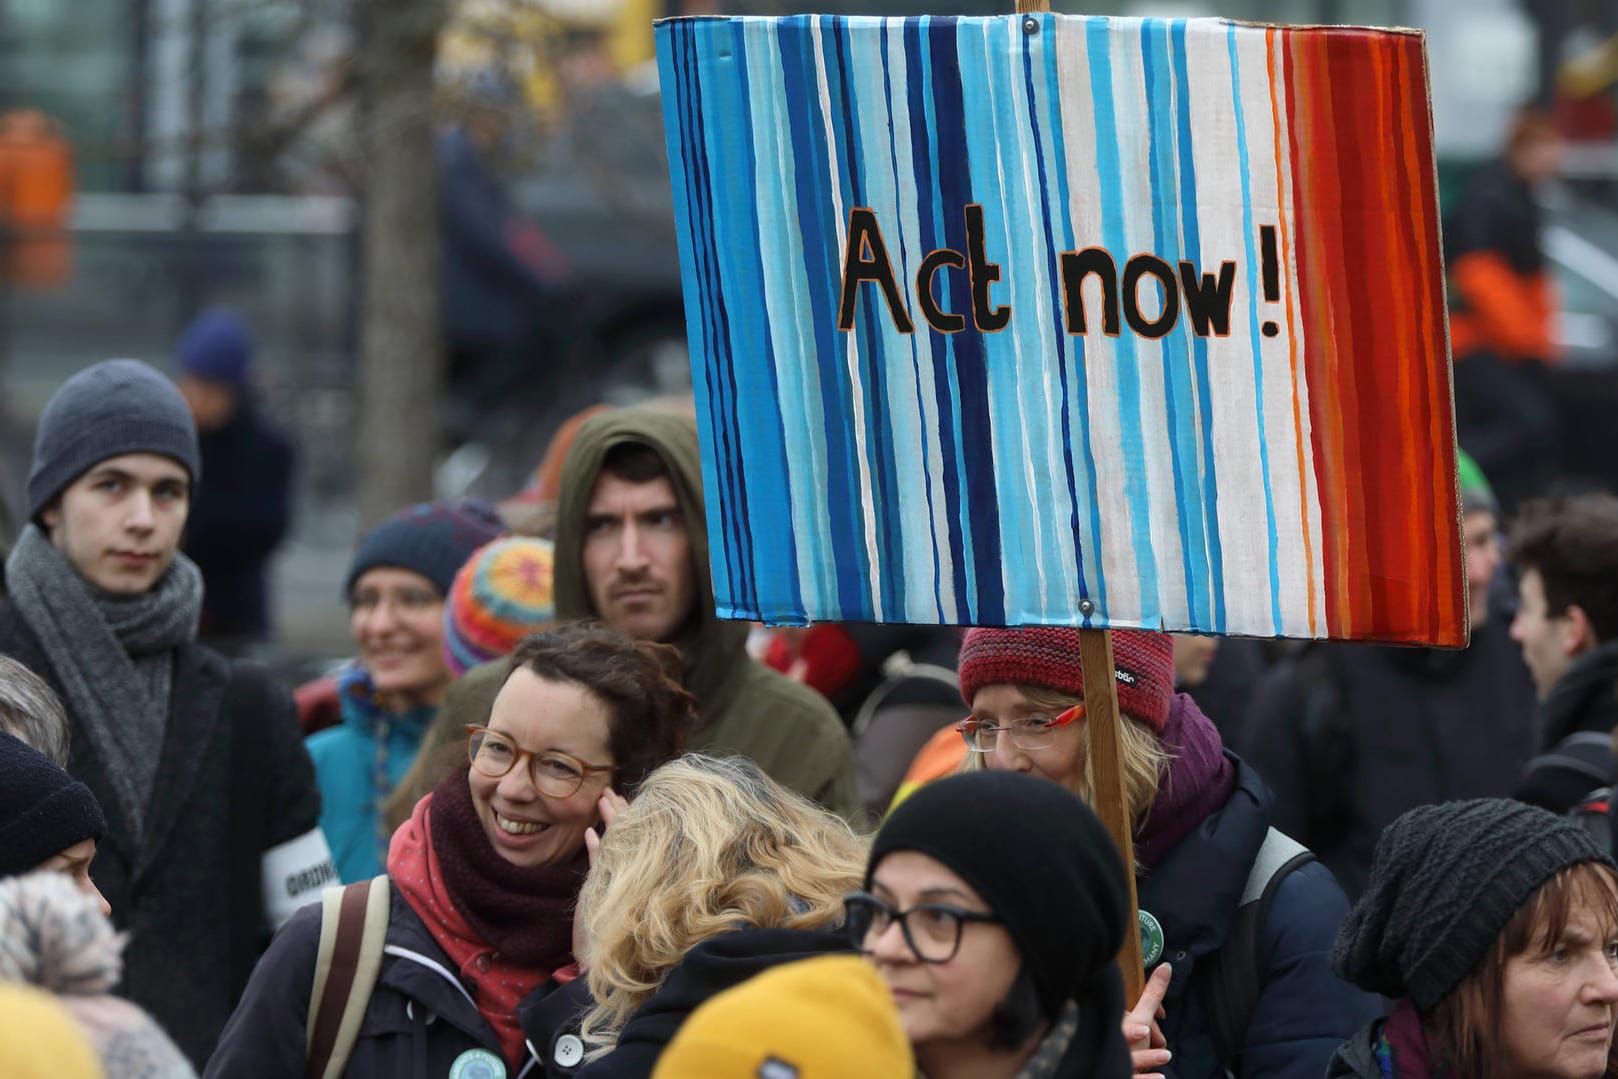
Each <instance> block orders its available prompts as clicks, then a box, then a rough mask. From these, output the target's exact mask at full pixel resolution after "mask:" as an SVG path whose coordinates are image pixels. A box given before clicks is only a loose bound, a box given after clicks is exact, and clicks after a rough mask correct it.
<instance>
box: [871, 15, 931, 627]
mask: <svg viewBox="0 0 1618 1079" xmlns="http://www.w3.org/2000/svg"><path fill="white" fill-rule="evenodd" d="M905 33H906V30H905V26H904V25H901V26H900V27H899V43H898V50H899V52H900V58H901V59H903V60H904V61H905V69H904V71H905V83H904V85H903V86H901V87H900V89H901V91H907V90H908V89H909V87H911V86H913V85H914V84H915V79H914V77H913V76H912V75H911V73H910V66H909V62H910V59H911V54H910V52H909V50H908V49H906V47H905V45H906V37H905ZM891 43H892V35H891V34H890V33H889V32H888V30H887V29H886V28H884V30H883V31H882V75H883V79H882V91H883V95H884V101H885V102H886V104H887V110H888V156H889V158H890V160H891V162H892V177H893V193H892V198H893V201H894V205H895V206H900V200H899V193H900V192H901V191H902V190H903V189H904V188H903V182H902V181H903V177H902V176H901V174H900V171H899V164H900V161H901V160H905V159H904V158H902V157H901V153H902V152H908V151H909V150H910V147H911V139H910V135H911V133H910V128H911V126H912V118H913V117H915V116H916V115H917V113H916V111H915V110H913V109H912V108H911V105H910V101H909V98H908V96H907V97H905V98H904V99H901V100H900V101H899V102H898V108H897V109H896V108H895V104H894V98H893V80H894V73H893V67H892V63H891V60H890V55H889V54H890V48H891ZM901 126H902V127H903V128H904V129H905V136H906V138H905V146H904V147H903V148H902V149H901V147H900V146H899V129H900V127H901ZM900 208H901V210H903V209H910V210H912V212H914V213H916V217H917V230H916V231H917V242H918V243H921V244H922V246H921V248H920V250H918V251H917V252H916V254H917V255H918V256H920V255H922V253H923V252H926V251H930V250H932V249H931V248H929V247H927V246H925V243H924V241H922V240H921V214H920V211H919V209H918V208H916V207H903V206H900ZM902 217H903V214H902V213H901V218H902ZM900 236H901V238H903V236H904V230H903V228H902V226H901V230H900ZM901 251H902V252H903V253H904V257H903V258H902V259H901V261H902V262H903V263H904V264H905V266H906V267H907V270H906V278H905V280H903V281H901V282H900V284H901V286H903V285H905V284H907V282H908V281H909V280H910V279H913V277H914V274H913V273H911V272H910V271H909V267H910V265H911V261H910V258H909V253H908V252H907V251H904V249H903V247H901ZM916 261H917V262H919V261H920V259H919V258H918V259H917V260H916ZM918 314H919V312H918ZM917 326H918V330H917V333H916V334H913V335H911V337H910V339H909V341H908V342H907V344H908V345H909V350H910V373H911V381H912V385H913V387H914V389H915V393H916V404H917V413H916V415H914V416H910V417H900V416H898V415H897V413H898V412H899V410H898V409H895V410H893V411H894V412H895V414H896V415H895V420H896V421H897V420H899V419H908V420H909V421H910V422H908V423H907V424H906V429H905V435H907V436H909V437H910V438H913V439H914V441H915V442H916V444H917V446H918V447H919V449H920V451H921V473H920V475H919V476H917V475H915V471H914V469H913V468H912V469H911V470H909V471H910V475H911V477H913V479H914V480H915V481H916V482H915V486H918V487H920V489H921V490H920V495H921V499H922V502H923V503H924V505H925V507H926V511H925V512H926V515H927V521H928V524H929V527H928V528H926V529H925V530H923V529H919V528H911V529H910V530H909V533H910V537H911V543H912V544H918V542H919V544H925V546H926V550H925V556H926V558H927V559H928V560H930V561H931V564H932V597H933V606H932V612H931V617H932V618H933V619H934V620H936V621H939V622H943V621H945V611H944V592H943V559H942V557H941V556H940V553H939V550H938V536H937V534H936V532H935V531H934V528H933V527H932V522H934V521H936V520H937V516H936V515H937V507H936V506H935V505H934V503H933V486H932V483H931V480H930V477H931V476H932V475H933V474H934V473H933V470H934V468H935V462H934V461H933V453H932V447H931V445H929V443H928V438H927V431H926V430H924V429H923V426H922V422H921V421H922V418H923V416H924V415H925V413H924V411H922V409H923V408H924V404H923V403H924V401H925V400H926V393H927V391H926V388H925V387H924V386H923V384H922V375H921V351H922V349H923V347H926V346H927V340H928V339H929V338H932V337H935V336H937V335H936V334H933V333H930V332H927V331H926V330H925V329H924V328H922V327H924V326H925V323H923V322H919V321H918V323H917ZM922 335H924V336H922ZM918 336H920V337H921V339H920V340H918V339H917V338H918ZM928 352H929V353H930V352H931V349H930V348H928ZM896 441H897V444H898V445H899V446H904V445H905V444H906V442H907V441H908V439H907V438H906V437H900V438H898V439H897V440H896ZM900 463H901V464H902V463H903V462H900ZM907 486H908V484H907ZM912 497H914V496H912ZM919 553H920V552H919V551H907V552H906V556H905V566H906V569H907V570H908V567H909V565H910V564H911V562H912V561H914V562H917V563H920V562H921V561H922V559H921V558H919V557H917V555H918V554H919ZM907 576H908V573H907ZM918 598H919V597H918ZM904 609H905V610H906V611H908V610H909V608H908V607H906V608H904ZM905 620H906V621H912V620H913V619H911V618H909V617H906V619H905Z"/></svg>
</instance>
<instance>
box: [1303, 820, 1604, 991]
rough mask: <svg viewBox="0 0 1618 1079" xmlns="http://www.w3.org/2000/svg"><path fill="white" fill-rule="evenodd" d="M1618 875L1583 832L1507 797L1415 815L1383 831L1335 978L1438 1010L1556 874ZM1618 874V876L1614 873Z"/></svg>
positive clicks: (1341, 936) (1341, 937) (1341, 935)
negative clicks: (1604, 870) (1588, 870)
mask: <svg viewBox="0 0 1618 1079" xmlns="http://www.w3.org/2000/svg"><path fill="white" fill-rule="evenodd" d="M1584 862H1600V863H1602V864H1603V865H1607V866H1612V865H1613V862H1612V859H1611V858H1610V857H1608V856H1607V854H1606V853H1605V852H1604V851H1603V850H1602V849H1601V848H1600V847H1599V846H1597V845H1596V843H1595V841H1594V840H1592V839H1591V838H1590V836H1589V835H1587V834H1586V833H1585V831H1584V829H1583V828H1581V827H1579V826H1578V825H1577V824H1575V823H1573V822H1572V821H1569V820H1567V819H1566V818H1564V817H1558V816H1556V815H1555V814H1554V813H1550V812H1547V811H1546V810H1543V809H1540V808H1538V807H1537V806H1530V805H1526V804H1524V803H1522V802H1517V801H1513V800H1511V799H1508V798H1478V799H1474V800H1472V801H1468V802H1445V803H1443V804H1442V805H1430V806H1421V807H1419V808H1417V809H1412V810H1411V811H1410V812H1408V813H1406V814H1405V815H1404V816H1402V817H1400V818H1399V819H1398V820H1396V821H1394V822H1393V823H1392V824H1390V825H1388V827H1387V828H1386V829H1385V830H1384V831H1383V832H1382V838H1381V839H1379V840H1378V841H1377V845H1376V855H1375V857H1374V858H1373V860H1372V862H1371V881H1370V884H1369V885H1368V886H1367V888H1366V890H1365V894H1364V895H1363V896H1361V897H1360V900H1359V902H1358V903H1355V904H1354V909H1353V910H1351V911H1349V912H1348V917H1347V918H1346V919H1345V920H1344V921H1343V927H1342V929H1341V930H1340V931H1339V932H1338V934H1337V943H1336V946H1335V947H1333V949H1332V969H1333V970H1335V971H1336V972H1337V975H1338V977H1340V978H1343V979H1344V980H1346V981H1350V982H1353V983H1354V984H1355V985H1357V986H1359V987H1360V988H1361V989H1366V990H1369V991H1371V992H1373V993H1381V994H1382V995H1383V996H1387V997H1395V998H1401V997H1408V998H1409V999H1410V1002H1411V1003H1412V1004H1414V1005H1415V1006H1416V1011H1418V1012H1420V1013H1421V1014H1423V1015H1425V1014H1427V1013H1428V1012H1430V1011H1432V1009H1433V1008H1435V1007H1436V1006H1437V1005H1438V1004H1439V1003H1440V1002H1441V1001H1442V1000H1443V999H1444V998H1445V997H1447V996H1448V995H1449V993H1450V991H1451V990H1452V989H1454V988H1455V987H1456V986H1457V985H1459V984H1460V983H1461V982H1462V981H1464V980H1465V979H1466V977H1467V975H1469V974H1471V973H1472V971H1473V970H1475V969H1477V966H1478V964H1479V963H1481V962H1482V961H1483V959H1484V957H1485V956H1486V955H1487V954H1488V951H1489V948H1490V947H1491V946H1492V945H1493V944H1494V942H1495V940H1496V938H1498V937H1499V935H1500V933H1501V931H1502V930H1504V929H1505V927H1506V923H1508V922H1510V921H1511V918H1512V915H1514V914H1516V912H1517V908H1518V907H1520V906H1522V905H1523V903H1525V902H1527V900H1528V899H1529V898H1530V897H1532V896H1533V894H1534V893H1535V892H1536V891H1538V890H1539V887H1540V885H1542V884H1544V883H1545V882H1546V881H1547V880H1549V879H1550V878H1551V877H1553V876H1555V875H1556V874H1557V873H1558V872H1560V871H1561V870H1563V869H1566V868H1567V867H1569V866H1574V865H1579V864H1581V863H1584ZM1615 868H1618V867H1615Z"/></svg>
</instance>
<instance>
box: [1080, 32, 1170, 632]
mask: <svg viewBox="0 0 1618 1079" xmlns="http://www.w3.org/2000/svg"><path fill="white" fill-rule="evenodd" d="M1109 42H1110V36H1109V34H1108V29H1107V23H1106V21H1105V20H1101V19H1096V20H1093V21H1091V22H1088V23H1086V24H1085V44H1086V46H1087V52H1088V54H1089V58H1090V93H1091V96H1092V97H1093V98H1094V100H1095V109H1094V112H1095V118H1096V147H1095V149H1096V174H1097V177H1098V178H1099V180H1100V184H1101V198H1102V201H1103V203H1104V204H1105V205H1109V206H1123V205H1125V202H1126V199H1125V196H1124V185H1123V178H1122V164H1121V162H1120V160H1119V152H1118V124H1117V118H1116V115H1115V113H1114V108H1115V105H1114V102H1113V93H1112V57H1111V55H1110V53H1109V51H1108V49H1109ZM1122 216H1123V215H1122V214H1108V215H1107V217H1106V219H1105V221H1104V222H1103V225H1102V230H1101V231H1102V238H1103V242H1104V244H1105V246H1106V248H1107V249H1108V250H1109V251H1117V252H1123V251H1128V250H1129V243H1128V237H1127V235H1126V234H1125V231H1124V223H1123V220H1122ZM1122 269H1123V268H1122V267H1119V271H1120V277H1122ZM1113 345H1114V351H1115V352H1116V354H1117V378H1118V411H1119V412H1120V413H1121V414H1122V419H1121V420H1120V422H1119V432H1120V441H1121V443H1122V457H1123V459H1124V460H1125V461H1145V460H1146V445H1145V441H1144V439H1143V438H1142V437H1141V430H1142V424H1141V411H1140V378H1139V376H1138V375H1136V373H1135V371H1136V367H1137V365H1138V363H1139V357H1138V356H1137V355H1136V351H1135V339H1134V335H1133V334H1131V333H1129V332H1127V331H1126V332H1124V333H1122V334H1120V335H1119V336H1118V337H1117V338H1116V339H1115V340H1114V342H1113ZM1101 407H1106V406H1105V405H1102V406H1101ZM1124 499H1125V501H1127V502H1128V503H1129V520H1130V521H1131V522H1132V525H1133V531H1132V533H1131V535H1130V545H1131V547H1132V548H1133V550H1134V552H1135V574H1136V577H1137V578H1138V579H1139V581H1140V605H1141V611H1140V618H1141V622H1142V623H1143V624H1144V625H1148V626H1149V625H1153V624H1154V623H1156V622H1158V621H1160V620H1161V618H1162V605H1161V603H1160V597H1159V594H1158V585H1157V557H1156V556H1155V555H1154V554H1153V553H1152V537H1151V533H1150V531H1149V529H1148V527H1147V523H1148V522H1149V521H1150V520H1151V498H1150V493H1149V492H1148V490H1147V488H1146V476H1145V470H1144V469H1137V470H1135V473H1134V474H1133V475H1131V476H1129V477H1127V478H1126V482H1125V484H1124Z"/></svg>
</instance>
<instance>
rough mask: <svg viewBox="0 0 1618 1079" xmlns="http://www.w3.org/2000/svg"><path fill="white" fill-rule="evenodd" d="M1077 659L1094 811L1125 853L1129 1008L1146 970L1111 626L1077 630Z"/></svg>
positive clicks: (1122, 968) (1123, 964) (1121, 966)
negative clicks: (1125, 791)
mask: <svg viewBox="0 0 1618 1079" xmlns="http://www.w3.org/2000/svg"><path fill="white" fill-rule="evenodd" d="M1079 664H1080V665H1081V666H1082V667H1083V668H1084V716H1085V730H1086V731H1087V732H1088V736H1089V740H1090V746H1089V752H1090V770H1091V774H1092V775H1093V776H1095V791H1094V792H1093V794H1094V797H1095V811H1096V814H1097V815H1098V816H1099V817H1100V818H1101V823H1102V824H1104V825H1106V826H1107V834H1108V835H1110V836H1112V841H1113V842H1114V843H1116V844H1117V845H1118V851H1119V853H1121V854H1122V855H1123V856H1124V865H1125V866H1126V867H1127V869H1128V872H1126V873H1125V874H1124V875H1125V876H1126V877H1128V878H1129V927H1128V929H1127V930H1126V931H1125V932H1124V946H1123V947H1122V948H1120V949H1119V950H1118V970H1119V972H1120V973H1122V974H1123V976H1124V999H1125V1000H1126V1001H1127V1002H1128V1004H1129V1006H1130V1007H1131V1008H1133V1007H1134V1006H1135V1001H1137V1000H1139V999H1140V994H1141V989H1142V988H1143V987H1144V985H1145V981H1146V972H1145V969H1144V968H1143V966H1142V964H1141V955H1140V915H1139V913H1138V910H1139V908H1138V902H1139V901H1138V900H1137V899H1136V898H1135V870H1134V866H1135V841H1134V828H1133V826H1132V822H1131V821H1130V819H1129V809H1128V805H1127V803H1126V802H1125V801H1124V771H1123V760H1122V759H1121V758H1122V753H1121V749H1120V744H1119V739H1118V735H1119V723H1120V720H1119V718H1118V682H1117V676H1116V674H1115V672H1114V668H1113V663H1112V631H1111V630H1110V629H1081V630H1079Z"/></svg>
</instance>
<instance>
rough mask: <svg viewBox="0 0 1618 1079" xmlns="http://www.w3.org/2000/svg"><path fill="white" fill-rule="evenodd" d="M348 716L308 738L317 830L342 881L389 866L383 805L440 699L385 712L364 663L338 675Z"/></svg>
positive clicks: (363, 877)
mask: <svg viewBox="0 0 1618 1079" xmlns="http://www.w3.org/2000/svg"><path fill="white" fill-rule="evenodd" d="M337 699H338V701H339V702H340V704H341V707H342V713H343V721H342V723H340V724H338V725H337V726H335V727H328V728H327V729H325V730H323V731H317V732H315V733H314V734H311V735H310V736H309V737H308V738H307V739H305V741H304V744H305V745H306V746H307V747H308V749H309V756H310V757H311V758H312V759H313V760H314V762H315V782H316V783H318V784H319V785H320V829H321V831H323V832H325V833H326V842H327V843H328V844H329V845H330V846H331V856H332V861H333V862H334V863H335V864H336V866H337V875H338V876H339V877H341V878H342V881H343V883H344V884H350V883H352V882H354V881H357V880H369V879H370V878H371V877H374V876H376V875H377V874H379V873H381V872H383V871H384V870H385V869H386V868H387V854H388V838H389V837H388V836H386V835H384V834H382V824H381V820H382V818H381V815H380V812H379V808H380V806H381V805H382V803H383V802H385V801H386V800H387V796H388V794H389V793H390V792H391V791H392V790H393V788H394V787H395V786H396V785H398V783H399V781H400V780H401V779H403V778H404V774H405V772H407V771H409V769H410V765H411V763H412V762H413V761H414V760H415V759H416V751H417V749H419V748H420V746H421V739H422V736H423V735H424V734H426V733H427V728H428V727H430V726H432V722H433V719H434V718H436V717H437V715H438V708H437V706H435V705H426V706H423V707H421V708H414V709H411V710H410V711H408V712H403V713H396V712H385V711H383V710H382V709H381V708H380V707H378V705H377V704H376V702H375V699H374V697H373V695H372V690H371V679H370V676H369V675H367V674H366V672H365V671H364V670H363V669H362V668H359V667H350V668H347V669H345V670H344V671H343V672H342V673H341V674H340V675H338V678H337Z"/></svg>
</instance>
